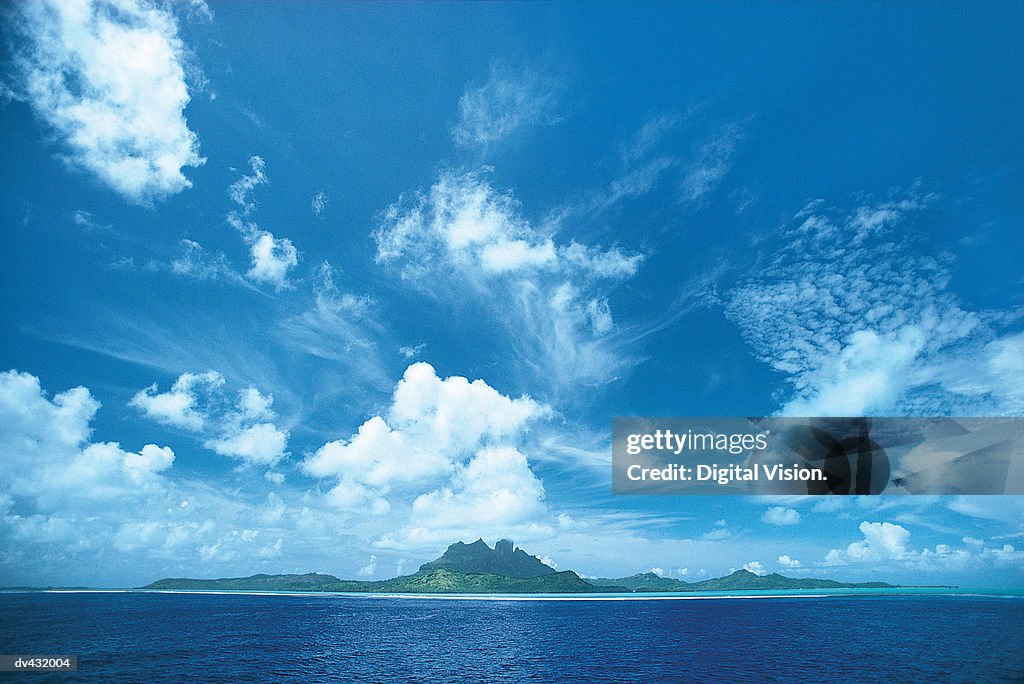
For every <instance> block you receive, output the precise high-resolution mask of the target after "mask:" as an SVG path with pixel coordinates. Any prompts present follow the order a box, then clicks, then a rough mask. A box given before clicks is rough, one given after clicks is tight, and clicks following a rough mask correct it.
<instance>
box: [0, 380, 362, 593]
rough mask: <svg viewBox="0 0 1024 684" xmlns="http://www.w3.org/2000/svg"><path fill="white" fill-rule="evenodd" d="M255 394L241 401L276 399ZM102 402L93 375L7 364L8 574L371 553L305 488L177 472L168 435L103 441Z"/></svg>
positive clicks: (236, 570)
mask: <svg viewBox="0 0 1024 684" xmlns="http://www.w3.org/2000/svg"><path fill="white" fill-rule="evenodd" d="M246 394H247V397H246V398H245V399H240V400H239V402H238V405H235V406H233V410H235V411H237V412H238V413H246V414H247V415H249V416H255V415H262V414H264V413H265V412H266V411H268V410H269V405H268V399H267V398H266V397H262V396H261V397H257V396H256V395H255V394H254V393H253V392H247V393H246ZM99 408H100V404H99V402H98V401H97V400H96V399H95V398H94V397H93V395H92V394H91V393H90V392H89V390H87V389H86V388H84V387H76V388H73V389H69V390H66V391H64V392H60V393H57V394H56V395H53V396H52V397H51V396H49V395H48V394H47V393H46V392H45V391H44V390H43V389H42V387H41V386H40V383H39V380H38V379H37V378H35V377H34V376H32V375H29V374H28V373H19V372H17V371H9V372H5V373H0V538H2V539H4V540H5V542H4V545H3V553H0V584H5V585H25V584H33V585H41V584H42V585H45V584H54V585H69V584H76V585H77V584H89V585H92V586H109V585H111V584H116V585H118V586H138V585H141V584H145V583H148V582H151V581H153V580H154V579H157V578H159V577H163V576H168V575H172V576H187V575H192V574H194V573H195V572H196V568H197V567H202V568H203V569H204V570H203V571H204V573H207V572H208V573H211V574H214V575H216V576H222V577H223V576H239V575H241V574H251V573H252V572H254V571H256V572H259V571H263V572H281V571H282V569H289V570H291V571H294V572H309V571H311V570H320V571H322V570H323V568H324V565H323V564H324V563H325V562H326V563H328V564H329V565H328V567H329V568H331V569H332V570H334V571H336V572H341V573H350V576H351V574H354V573H355V572H356V569H357V568H359V567H360V565H361V564H362V563H363V562H365V556H362V557H360V555H359V554H360V553H362V552H361V551H359V549H358V547H359V543H358V539H356V538H354V537H353V536H352V531H351V529H350V527H349V526H348V522H349V521H348V520H347V519H345V518H343V517H341V516H339V515H337V514H336V513H335V512H334V511H332V510H330V509H329V508H327V507H326V506H318V505H317V504H318V502H317V501H316V500H314V499H313V498H312V497H309V496H306V495H305V493H304V492H296V491H294V490H288V489H285V488H274V489H275V490H276V491H280V495H278V494H277V493H270V494H267V493H266V490H265V486H268V485H267V482H266V480H264V478H263V477H261V476H260V475H261V474H260V473H252V472H249V471H247V470H236V471H234V472H233V473H232V477H233V478H235V479H234V480H233V481H232V482H231V486H227V487H225V486H221V485H220V483H218V484H217V485H216V486H212V485H211V484H210V483H206V482H201V481H197V480H190V479H188V477H187V476H186V475H184V474H183V473H182V472H176V471H177V470H178V469H177V468H176V463H175V458H174V453H173V452H172V451H171V449H170V448H168V447H166V446H159V445H155V444H147V443H143V446H142V447H141V448H140V449H138V450H137V451H136V450H135V449H134V447H132V448H127V447H123V446H121V445H119V444H118V443H117V442H113V441H93V440H92V438H91V433H92V427H93V425H92V423H93V420H94V418H95V416H96V413H97V411H98V410H99ZM115 422H116V421H115ZM325 548H330V552H329V553H326V554H325V551H324V549H325ZM281 558H287V559H288V560H287V565H282V561H281V560H280V559H281Z"/></svg>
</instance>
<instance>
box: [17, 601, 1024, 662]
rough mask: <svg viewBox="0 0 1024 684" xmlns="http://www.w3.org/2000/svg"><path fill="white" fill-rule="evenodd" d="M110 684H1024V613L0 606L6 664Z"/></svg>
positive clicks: (1013, 606) (790, 606) (888, 606)
mask: <svg viewBox="0 0 1024 684" xmlns="http://www.w3.org/2000/svg"><path fill="white" fill-rule="evenodd" d="M2 653H6V654H35V655H55V654H61V655H78V656H79V659H78V663H79V671H78V672H77V673H59V674H39V673H29V674H19V675H10V674H2V673H0V680H4V681H6V680H7V679H11V680H16V681H32V682H42V681H102V682H116V681H128V682H154V681H155V682H181V681H206V682H221V681H223V682H246V681H251V682H256V681H274V682H311V681H338V682H353V681H367V682H463V681H466V682H483V681H495V682H532V681H536V682H563V681H579V682H630V681H637V682H659V681H666V682H676V681H677V682H701V681H752V682H762V681H764V682H822V681H833V680H837V681H878V682H936V681H942V682H989V681H994V682H1003V681H1017V682H1019V681H1024V599H1022V598H1020V597H998V596H914V595H909V596H828V597H821V598H793V597H781V598H761V599H757V600H752V599H735V598H733V599H709V600H683V601H671V600H666V601H662V600H648V601H520V600H510V601H493V600H465V599H463V600H444V599H427V598H422V599H417V598H395V597H387V598H374V597H352V596H337V595H320V596H316V595H314V596H308V595H307V596H302V595H245V594H228V595H224V594H156V593H23V594H18V593H11V594H0V654H2Z"/></svg>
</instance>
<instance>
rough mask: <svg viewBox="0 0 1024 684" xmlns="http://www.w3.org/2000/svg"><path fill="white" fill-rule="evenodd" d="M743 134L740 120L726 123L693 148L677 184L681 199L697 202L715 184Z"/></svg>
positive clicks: (730, 161) (701, 199)
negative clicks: (681, 177) (680, 179)
mask: <svg viewBox="0 0 1024 684" xmlns="http://www.w3.org/2000/svg"><path fill="white" fill-rule="evenodd" d="M743 135H744V131H743V127H742V126H741V125H740V124H738V123H731V124H726V125H724V126H721V127H719V128H718V130H716V131H715V132H714V133H712V134H711V135H710V136H709V137H708V138H707V139H706V140H704V141H703V142H702V143H700V144H699V145H698V146H697V147H696V148H695V150H694V153H693V156H692V158H691V160H690V162H689V163H688V164H687V166H686V170H685V173H684V175H683V179H682V181H681V182H680V185H679V192H680V198H681V199H682V201H683V202H684V203H687V204H698V203H700V202H702V201H703V200H704V199H705V197H706V196H707V195H708V194H709V193H711V192H712V191H713V190H714V189H715V188H717V187H718V185H719V184H720V183H721V182H722V179H724V178H725V175H726V174H727V173H728V172H729V169H730V168H731V167H732V159H733V155H734V154H735V153H736V148H737V146H738V145H739V143H740V141H742V140H743Z"/></svg>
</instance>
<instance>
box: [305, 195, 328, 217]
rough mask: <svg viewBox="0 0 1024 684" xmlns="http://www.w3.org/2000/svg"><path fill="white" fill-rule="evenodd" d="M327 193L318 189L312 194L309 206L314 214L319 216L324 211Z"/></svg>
mask: <svg viewBox="0 0 1024 684" xmlns="http://www.w3.org/2000/svg"><path fill="white" fill-rule="evenodd" d="M327 202H328V199H327V193H326V192H324V191H323V190H320V191H319V192H317V193H316V194H315V195H313V199H312V201H311V202H310V203H309V208H310V209H311V210H312V211H313V215H314V216H319V215H320V214H322V213H324V209H326V208H327Z"/></svg>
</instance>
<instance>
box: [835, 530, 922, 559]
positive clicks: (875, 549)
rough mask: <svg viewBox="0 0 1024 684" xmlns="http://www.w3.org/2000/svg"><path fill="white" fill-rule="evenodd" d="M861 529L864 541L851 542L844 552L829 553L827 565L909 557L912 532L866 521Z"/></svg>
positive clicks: (837, 550)
mask: <svg viewBox="0 0 1024 684" xmlns="http://www.w3.org/2000/svg"><path fill="white" fill-rule="evenodd" d="M859 529H860V532H861V534H863V535H864V539H862V540H861V541H855V542H851V543H850V545H849V546H847V547H846V549H844V550H840V549H832V550H831V551H829V552H828V555H827V556H826V557H825V562H826V563H827V564H829V565H833V564H842V563H856V562H873V561H884V560H903V559H904V558H906V557H907V555H908V553H909V550H908V548H907V544H908V542H909V541H910V531H909V530H908V529H907V528H905V527H903V526H902V525H894V524H893V523H888V522H881V523H875V522H867V521H864V522H862V523H861V524H860V527H859Z"/></svg>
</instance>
